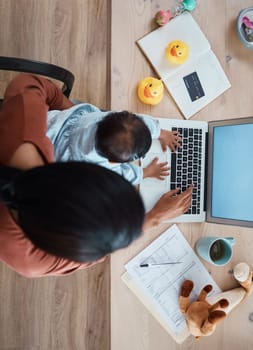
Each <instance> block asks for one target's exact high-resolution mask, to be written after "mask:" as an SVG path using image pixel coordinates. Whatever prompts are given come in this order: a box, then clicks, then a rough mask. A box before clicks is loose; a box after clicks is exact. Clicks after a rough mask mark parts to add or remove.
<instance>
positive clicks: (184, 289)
mask: <svg viewBox="0 0 253 350" xmlns="http://www.w3.org/2000/svg"><path fill="white" fill-rule="evenodd" d="M193 287H194V284H193V282H192V281H191V280H185V281H184V282H183V284H182V286H181V291H180V295H181V296H182V297H185V298H187V297H188V296H189V295H190V293H191V291H192V290H193Z"/></svg>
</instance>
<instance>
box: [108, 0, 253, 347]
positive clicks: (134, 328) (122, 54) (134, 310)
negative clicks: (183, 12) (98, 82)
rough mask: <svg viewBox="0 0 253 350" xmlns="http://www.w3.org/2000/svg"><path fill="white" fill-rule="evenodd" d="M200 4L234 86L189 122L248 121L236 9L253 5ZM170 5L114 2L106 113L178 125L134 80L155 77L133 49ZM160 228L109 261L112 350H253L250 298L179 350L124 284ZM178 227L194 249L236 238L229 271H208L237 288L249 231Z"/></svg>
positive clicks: (246, 57) (156, 0) (170, 107)
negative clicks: (140, 94)
mask: <svg viewBox="0 0 253 350" xmlns="http://www.w3.org/2000/svg"><path fill="white" fill-rule="evenodd" d="M197 2H198V5H197V8H196V10H195V11H194V12H193V13H192V14H193V17H194V18H195V19H196V20H197V22H198V23H199V25H200V27H201V28H202V30H203V32H204V33H205V34H206V36H207V38H208V40H209V41H210V43H211V46H212V49H213V51H214V52H215V53H216V55H217V56H218V58H219V60H220V62H221V64H222V66H223V68H224V70H225V72H226V73H227V75H228V78H229V80H230V82H231V85H232V87H231V88H230V89H229V90H228V91H227V92H225V93H224V94H223V95H221V96H220V97H218V98H217V99H216V100H215V101H214V102H212V103H210V104H209V105H208V106H207V107H206V108H204V109H203V110H201V111H200V112H199V113H198V114H197V115H195V116H194V118H193V119H201V120H214V119H224V118H235V117H239V116H250V115H252V114H253V111H252V109H253V103H252V97H253V96H252V91H253V90H252V82H253V51H250V50H248V49H246V48H244V47H243V46H242V44H241V43H240V41H239V39H238V37H237V33H236V29H235V28H236V27H235V19H236V17H237V15H238V13H239V11H240V10H241V9H243V8H246V7H249V6H252V1H249V0H240V1H238V0H230V1H220V0H205V1H197ZM172 3H173V1H172V0H171V1H165V0H127V1H125V0H112V42H111V44H112V50H111V107H112V108H113V109H128V110H131V111H133V112H142V113H147V114H150V115H153V116H164V117H165V116H166V117H173V118H182V115H181V114H180V112H179V110H178V109H177V107H176V105H175V103H174V102H173V100H172V99H171V97H170V96H169V95H168V94H166V96H165V97H164V99H163V101H162V102H161V103H160V104H159V105H158V106H155V107H149V106H146V105H143V104H141V103H140V102H139V101H138V99H137V96H136V86H137V83H138V81H139V80H140V79H142V78H144V77H145V76H148V75H149V74H151V75H152V76H154V77H155V76H156V75H155V73H154V72H153V71H152V69H151V68H150V66H149V64H148V62H147V61H146V59H145V58H144V56H143V55H142V54H141V52H140V50H139V49H138V47H137V46H136V44H135V40H137V39H138V38H140V37H142V36H143V35H145V34H146V33H148V32H150V31H151V29H154V28H155V25H154V23H153V17H154V14H155V13H156V12H157V11H158V10H159V9H169V4H172ZM186 30H187V28H186ZM235 166H236V164H235ZM165 228H166V226H164V227H162V228H160V229H159V230H154V231H153V232H150V233H148V234H145V235H144V236H143V237H142V238H141V239H139V240H138V241H137V242H135V243H134V244H132V245H131V246H130V247H128V248H127V249H124V250H122V251H119V252H117V253H115V254H113V255H112V258H111V350H119V349H120V350H129V349H131V350H151V349H152V350H153V349H159V350H168V349H170V350H173V349H205V350H209V349H210V350H211V349H212V350H214V349H222V350H235V349H244V350H246V349H252V347H253V337H252V334H253V322H250V321H249V319H248V317H249V314H250V313H251V312H253V295H252V296H251V297H250V298H249V299H248V300H246V301H245V302H244V303H243V304H242V305H240V306H239V307H238V309H236V310H234V311H233V312H232V313H231V314H230V315H229V317H228V318H227V319H226V320H225V321H224V322H222V323H221V324H220V325H219V326H218V327H217V329H216V331H215V333H214V334H213V335H212V336H210V337H206V338H202V339H201V340H200V341H195V340H194V338H193V337H190V338H188V339H187V340H186V342H184V343H183V344H182V345H178V344H176V343H175V342H174V340H173V339H172V338H171V337H170V336H169V335H168V334H167V333H166V332H165V331H164V329H163V328H162V327H161V326H160V325H159V323H158V322H157V321H156V320H155V319H154V318H153V317H152V316H151V315H150V314H149V312H148V311H147V310H146V309H145V307H144V306H143V305H142V304H141V303H140V302H139V301H138V300H137V298H136V297H135V296H134V295H133V294H132V292H130V291H129V290H128V289H127V287H126V286H125V285H124V283H123V282H122V281H121V279H120V276H121V274H122V273H123V271H124V267H123V266H124V264H125V263H126V262H127V261H128V260H129V259H131V258H132V257H133V256H134V255H135V254H136V253H137V252H139V251H140V250H142V249H143V248H144V247H145V246H146V245H147V244H148V243H149V242H151V241H152V240H153V239H154V238H155V237H157V236H158V235H159V234H160V233H161V232H162V231H163V230H164V229H165ZM179 228H180V229H181V230H182V232H183V233H184V235H185V237H186V239H187V240H188V241H189V242H190V243H191V245H192V246H193V245H194V243H195V242H196V240H197V239H198V238H199V237H200V236H206V235H220V236H224V237H225V236H234V237H235V238H236V240H237V243H236V245H235V247H234V255H233V259H232V261H231V263H230V264H228V265H226V266H225V267H223V268H216V267H212V266H211V265H209V264H206V267H207V269H208V270H209V271H210V273H211V274H212V275H213V277H214V279H215V280H216V282H217V283H218V284H219V285H220V287H221V288H222V289H223V288H224V289H225V288H230V287H233V286H234V285H235V284H236V283H235V282H234V280H233V277H232V276H231V274H229V270H230V269H231V268H232V267H233V266H234V265H235V264H236V263H238V262H240V261H245V262H247V263H249V264H251V266H252V267H253V254H252V248H253V230H252V229H247V228H239V227H229V226H224V225H215V224H207V223H203V224H180V225H179Z"/></svg>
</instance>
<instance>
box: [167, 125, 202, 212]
mask: <svg viewBox="0 0 253 350" xmlns="http://www.w3.org/2000/svg"><path fill="white" fill-rule="evenodd" d="M172 131H178V132H179V134H180V136H182V147H181V148H178V149H177V151H176V152H172V153H171V171H170V173H171V177H170V181H171V189H172V190H173V189H175V188H177V187H180V189H181V191H185V190H186V189H187V188H188V186H189V185H191V184H194V188H193V195H192V205H191V207H190V209H189V210H188V212H187V213H185V214H199V213H200V207H201V205H200V183H201V158H202V141H203V140H202V129H193V128H175V127H173V128H172Z"/></svg>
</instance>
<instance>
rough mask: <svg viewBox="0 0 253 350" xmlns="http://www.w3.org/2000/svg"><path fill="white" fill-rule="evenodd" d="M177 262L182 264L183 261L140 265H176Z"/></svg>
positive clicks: (142, 265) (143, 265)
mask: <svg viewBox="0 0 253 350" xmlns="http://www.w3.org/2000/svg"><path fill="white" fill-rule="evenodd" d="M175 264H182V261H177V262H163V263H149V264H140V267H149V266H159V265H175Z"/></svg>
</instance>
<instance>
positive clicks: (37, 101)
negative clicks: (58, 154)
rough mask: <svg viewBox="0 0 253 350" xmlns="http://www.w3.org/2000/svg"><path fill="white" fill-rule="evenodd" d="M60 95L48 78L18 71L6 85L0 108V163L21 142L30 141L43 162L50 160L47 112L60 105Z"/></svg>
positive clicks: (62, 99)
mask: <svg viewBox="0 0 253 350" xmlns="http://www.w3.org/2000/svg"><path fill="white" fill-rule="evenodd" d="M63 102H64V95H63V93H62V91H61V89H60V88H58V87H57V86H56V85H55V84H53V83H52V82H51V81H50V80H48V79H45V78H41V77H37V76H35V75H31V74H20V75H18V76H17V77H16V78H14V79H13V80H12V81H11V83H10V84H9V86H8V87H7V89H6V92H5V95H4V101H3V105H2V109H1V112H0V164H7V163H8V161H9V159H10V158H11V156H12V155H13V153H14V152H15V151H16V149H17V148H18V147H19V146H20V145H21V144H22V143H24V142H31V143H33V144H34V145H35V146H36V147H37V149H38V150H39V151H40V153H41V155H42V156H43V158H44V159H45V161H46V162H52V161H53V146H52V144H51V141H50V140H49V139H48V138H47V136H46V132H47V112H48V110H49V109H58V110H60V109H62V107H63Z"/></svg>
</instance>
